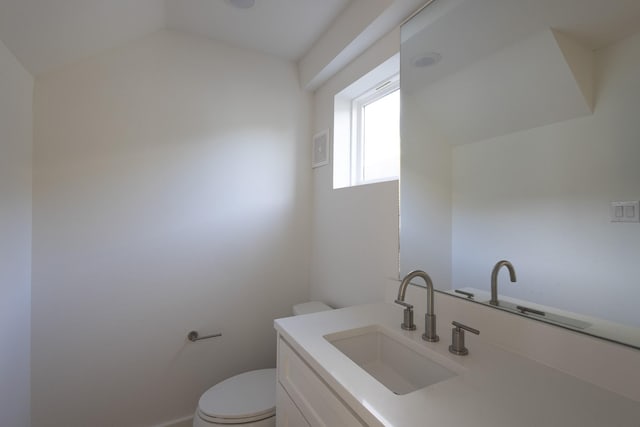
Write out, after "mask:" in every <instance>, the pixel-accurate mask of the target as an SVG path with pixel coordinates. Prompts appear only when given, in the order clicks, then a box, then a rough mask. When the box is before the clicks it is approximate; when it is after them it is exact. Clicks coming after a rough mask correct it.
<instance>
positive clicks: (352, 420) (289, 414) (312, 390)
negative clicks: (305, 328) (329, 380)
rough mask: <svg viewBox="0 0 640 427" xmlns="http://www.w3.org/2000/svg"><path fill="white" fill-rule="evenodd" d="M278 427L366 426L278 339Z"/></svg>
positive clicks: (290, 348)
mask: <svg viewBox="0 0 640 427" xmlns="http://www.w3.org/2000/svg"><path fill="white" fill-rule="evenodd" d="M276 423H277V426H278V427H298V426H311V427H317V426H326V427H334V426H341V427H349V426H366V425H367V424H366V423H364V422H363V421H362V420H361V419H360V418H359V417H358V416H357V415H356V414H355V413H354V412H353V411H352V410H351V409H349V408H348V407H347V406H346V405H345V404H344V402H343V401H342V400H341V399H340V398H339V397H338V396H337V395H336V393H334V392H333V391H332V390H331V389H330V388H329V386H327V384H326V383H325V382H324V381H323V380H322V379H320V377H319V376H318V375H317V374H316V373H315V372H314V371H313V369H312V368H311V367H310V366H309V365H308V364H307V363H306V362H305V361H304V360H302V358H301V357H300V356H299V355H298V354H297V353H296V351H295V350H294V349H293V348H292V347H291V346H290V345H289V344H288V343H287V341H286V340H285V339H284V338H282V337H281V336H279V337H278V394H277V401H276Z"/></svg>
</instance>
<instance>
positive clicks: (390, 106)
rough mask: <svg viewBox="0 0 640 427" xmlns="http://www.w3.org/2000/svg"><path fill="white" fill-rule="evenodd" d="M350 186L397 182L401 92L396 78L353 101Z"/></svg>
mask: <svg viewBox="0 0 640 427" xmlns="http://www.w3.org/2000/svg"><path fill="white" fill-rule="evenodd" d="M352 132H353V134H352V137H351V184H352V185H358V184H368V183H371V182H379V181H388V180H392V179H398V176H399V174H400V173H399V172H400V88H399V81H398V77H397V76H395V77H394V78H393V79H390V80H387V81H385V82H383V83H382V84H381V85H378V86H377V87H375V88H374V89H372V90H370V91H368V92H367V93H365V94H364V95H362V96H360V97H358V98H356V99H354V100H353V111H352Z"/></svg>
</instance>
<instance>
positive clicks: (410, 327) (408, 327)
mask: <svg viewBox="0 0 640 427" xmlns="http://www.w3.org/2000/svg"><path fill="white" fill-rule="evenodd" d="M394 302H395V303H396V304H398V305H401V306H403V307H404V319H403V320H404V321H403V322H402V323H401V324H400V327H401V328H402V329H404V330H405V331H415V330H416V325H415V323H413V305H411V304H409V303H406V302H404V301H400V300H398V299H397V300H395V301H394Z"/></svg>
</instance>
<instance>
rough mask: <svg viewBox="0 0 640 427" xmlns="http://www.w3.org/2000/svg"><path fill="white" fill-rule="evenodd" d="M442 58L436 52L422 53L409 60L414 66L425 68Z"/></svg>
mask: <svg viewBox="0 0 640 427" xmlns="http://www.w3.org/2000/svg"><path fill="white" fill-rule="evenodd" d="M441 59H442V55H440V54H439V53H437V52H429V53H423V54H422V55H418V56H416V57H414V58H413V59H412V60H411V63H412V64H413V66H414V67H416V68H425V67H430V66H432V65H435V64H437V63H438V62H440V60H441Z"/></svg>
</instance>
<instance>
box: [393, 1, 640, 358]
mask: <svg viewBox="0 0 640 427" xmlns="http://www.w3.org/2000/svg"><path fill="white" fill-rule="evenodd" d="M583 3H584V4H583ZM576 7H577V3H576V2H575V1H574V0H554V1H553V2H539V1H535V0H442V1H438V2H434V3H433V4H431V5H430V6H428V7H426V8H425V9H423V10H422V11H421V12H420V13H418V14H417V15H416V16H415V17H414V18H413V19H411V20H410V21H408V22H407V23H405V24H404V25H403V26H402V30H401V43H402V44H401V53H400V57H401V58H400V62H401V64H400V80H401V81H400V85H401V103H402V106H401V108H402V118H401V178H400V215H401V227H400V277H402V276H404V275H405V274H406V273H407V272H408V271H409V269H410V268H412V267H413V266H415V265H420V266H421V268H423V269H424V270H426V271H429V274H430V275H431V277H432V278H433V280H434V281H435V283H436V286H437V289H438V290H442V291H451V290H453V289H457V290H462V291H463V292H466V294H467V296H468V295H470V294H473V295H474V297H473V301H475V302H479V303H483V304H485V305H486V306H487V307H493V308H498V309H507V308H509V307H510V305H509V304H513V309H512V310H510V311H512V312H514V313H516V314H518V315H523V316H526V317H527V318H530V319H536V320H541V321H545V322H548V323H553V324H555V325H560V326H562V327H567V328H570V329H573V330H579V331H580V332H583V333H585V334H589V335H593V336H598V337H601V338H604V339H608V340H612V341H616V342H620V343H624V344H626V345H629V346H632V347H635V348H640V312H638V310H637V306H636V302H637V301H639V300H640V286H638V277H640V263H639V262H638V254H639V253H640V224H638V223H615V222H611V218H610V207H611V203H612V202H615V201H622V200H629V201H632V200H637V199H638V198H639V197H640V193H638V182H640V168H639V167H638V165H637V162H638V159H640V144H639V143H638V135H640V121H639V120H637V111H640V85H638V84H637V82H638V80H637V76H638V75H640V2H629V1H627V0H611V1H609V2H607V15H606V16H604V15H603V14H602V13H601V12H602V10H601V4H600V3H598V2H580V5H579V8H580V10H579V12H580V13H577V12H578V10H576V13H567V11H573V10H574V9H576ZM462 29H463V30H462ZM559 29H563V31H560V30H559ZM428 52H435V53H438V54H439V58H440V60H439V61H437V62H435V61H434V62H433V63H432V64H431V65H430V66H426V67H424V66H423V67H419V66H416V64H415V59H416V58H419V57H421V55H422V56H424V55H425V53H428ZM504 256H508V257H509V259H511V260H513V261H516V262H517V264H516V265H517V269H518V276H519V283H518V286H505V287H503V288H501V289H500V297H499V298H498V297H497V289H495V290H494V289H491V283H490V282H489V281H488V280H487V272H488V270H489V269H490V267H491V266H492V265H494V263H495V262H496V260H498V259H502V257H504ZM507 268H508V267H507ZM492 291H493V295H491V294H490V292H492ZM458 295H462V294H459V293H458ZM468 299H469V298H468ZM498 299H499V305H494V304H490V301H491V300H493V302H494V303H495V302H496V300H498ZM469 300H470V301H471V299H469ZM519 307H520V308H519ZM556 316H561V317H556Z"/></svg>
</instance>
